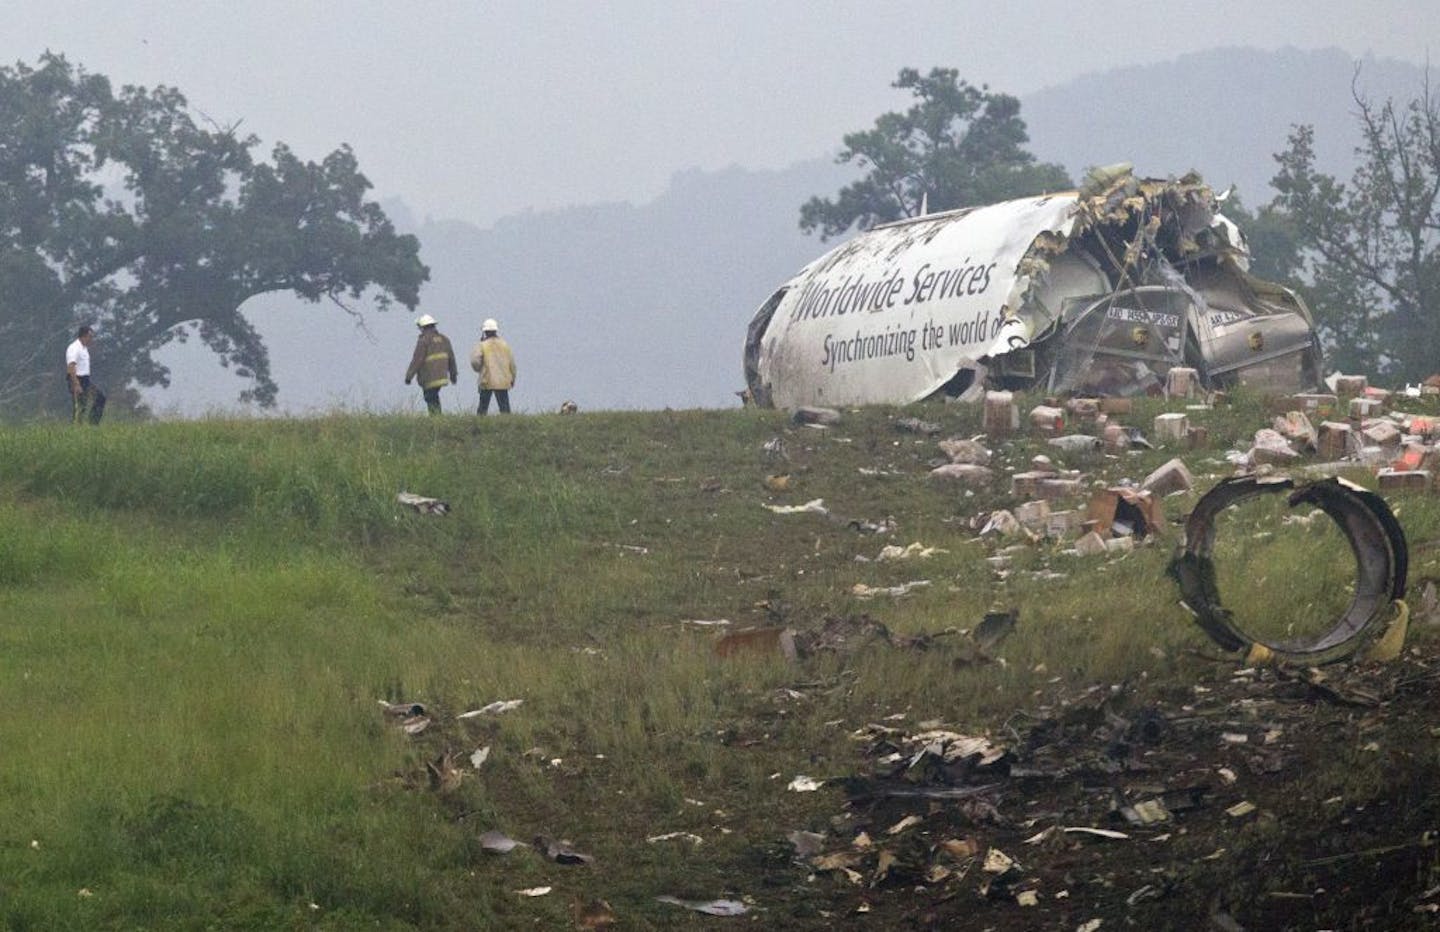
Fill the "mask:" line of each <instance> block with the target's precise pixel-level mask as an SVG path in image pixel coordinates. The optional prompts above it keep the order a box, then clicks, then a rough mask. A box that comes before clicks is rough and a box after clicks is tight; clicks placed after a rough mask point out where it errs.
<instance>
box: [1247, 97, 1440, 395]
mask: <svg viewBox="0 0 1440 932" xmlns="http://www.w3.org/2000/svg"><path fill="white" fill-rule="evenodd" d="M1354 97H1355V103H1356V104H1357V107H1358V109H1357V112H1356V119H1357V122H1358V123H1359V127H1360V130H1361V140H1362V142H1361V145H1360V146H1359V147H1357V149H1356V154H1357V155H1358V156H1359V165H1358V167H1357V168H1356V169H1355V172H1354V174H1353V175H1352V177H1351V179H1350V181H1349V183H1348V184H1346V183H1342V182H1339V181H1337V180H1336V179H1335V178H1333V177H1331V176H1330V175H1326V174H1323V173H1321V172H1319V171H1317V170H1316V168H1315V150H1314V136H1315V134H1314V129H1313V127H1310V126H1297V127H1296V128H1295V130H1294V132H1292V133H1291V134H1290V137H1289V148H1288V149H1287V150H1286V151H1284V152H1282V153H1280V154H1279V155H1277V156H1276V157H1275V158H1276V161H1277V162H1279V165H1280V170H1279V172H1278V173H1277V174H1276V176H1275V178H1274V179H1273V180H1272V181H1271V184H1272V185H1273V186H1274V188H1275V190H1276V191H1277V192H1278V193H1277V195H1276V197H1275V199H1274V201H1273V202H1272V204H1271V207H1272V208H1273V210H1274V212H1275V213H1276V215H1277V216H1279V217H1282V218H1283V219H1284V220H1285V221H1286V222H1287V223H1288V224H1290V228H1291V229H1292V230H1293V231H1294V232H1295V233H1296V234H1297V237H1298V242H1299V244H1300V247H1301V253H1300V258H1301V260H1302V262H1303V275H1304V279H1305V282H1306V286H1307V287H1306V288H1305V294H1306V297H1307V299H1308V300H1309V302H1310V304H1311V306H1312V309H1313V310H1314V311H1315V317H1316V323H1317V324H1318V325H1319V326H1320V329H1321V334H1322V336H1323V337H1324V338H1325V341H1326V343H1327V348H1328V354H1329V356H1330V359H1331V360H1332V362H1333V363H1334V364H1335V365H1337V366H1338V367H1340V368H1342V369H1345V370H1348V371H1352V372H1363V373H1367V374H1375V375H1382V376H1387V377H1390V378H1393V379H1410V380H1418V379H1420V378H1423V377H1425V376H1427V375H1430V374H1432V373H1434V372H1435V371H1436V370H1437V369H1440V102H1437V101H1436V100H1435V99H1434V98H1432V96H1431V92H1430V86H1429V81H1428V80H1427V81H1426V84H1425V87H1424V90H1423V92H1422V94H1421V96H1420V97H1418V98H1416V99H1413V100H1410V101H1409V102H1406V103H1403V104H1398V105H1397V104H1396V103H1395V102H1394V101H1393V100H1390V99H1387V100H1386V101H1385V102H1384V103H1383V104H1377V103H1375V102H1373V101H1371V100H1368V99H1366V98H1365V97H1363V96H1361V95H1360V94H1359V93H1358V92H1356V93H1355V94H1354Z"/></svg>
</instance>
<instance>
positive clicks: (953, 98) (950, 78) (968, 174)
mask: <svg viewBox="0 0 1440 932" xmlns="http://www.w3.org/2000/svg"><path fill="white" fill-rule="evenodd" d="M892 86H893V87H895V88H897V89H899V90H904V91H909V92H910V93H911V95H912V96H913V97H914V98H915V103H914V104H912V105H911V106H910V108H909V109H907V110H905V111H904V112H898V113H897V112H891V113H885V114H882V115H881V116H880V117H878V118H877V119H876V120H875V126H874V128H872V129H868V130H862V131H860V132H857V133H850V134H849V135H847V136H845V138H844V142H845V148H844V149H842V150H841V152H840V155H839V156H838V157H837V159H836V161H838V162H840V163H841V164H845V163H854V164H855V165H857V166H859V167H860V168H862V169H865V170H866V173H865V176H864V177H863V178H861V179H860V180H858V181H855V182H853V183H851V184H849V185H846V186H845V187H844V188H842V189H841V190H840V192H839V193H838V194H837V195H836V196H835V197H834V198H833V199H832V198H821V197H812V198H811V199H810V200H809V201H807V202H806V203H805V204H804V205H803V206H802V207H801V208H800V229H801V230H803V231H805V232H806V233H812V232H816V231H818V232H819V233H820V236H821V238H822V239H829V238H830V237H833V236H840V235H842V234H844V233H846V232H847V231H848V230H850V229H851V228H852V227H855V226H858V227H859V228H860V229H862V230H866V229H869V228H870V227H873V226H875V225H876V224H879V223H885V222H887V221H890V220H899V219H902V218H905V217H914V216H917V215H919V214H920V213H921V210H922V207H923V208H924V209H925V210H928V211H930V212H934V211H941V210H951V209H953V208H956V207H970V206H974V205H978V204H990V203H994V202H995V201H1003V200H1008V199H1010V198H1016V197H1025V196H1027V195H1031V194H1041V193H1043V192H1045V191H1057V190H1064V189H1067V188H1069V187H1070V186H1071V182H1070V177H1069V175H1068V174H1067V173H1066V172H1065V169H1064V168H1062V167H1061V166H1059V165H1054V164H1049V163H1042V162H1037V161H1036V160H1035V156H1033V155H1031V154H1030V153H1029V152H1028V151H1026V149H1025V145H1026V143H1028V142H1029V141H1030V137H1029V136H1028V135H1027V133H1026V131H1025V121H1024V120H1022V119H1020V101H1018V100H1016V99H1015V98H1014V97H1011V96H1010V95H1008V94H1000V93H995V92H992V91H990V90H989V89H988V88H985V87H978V88H977V87H975V86H974V85H971V84H969V83H967V82H965V81H962V80H960V75H959V72H958V71H956V70H955V69H953V68H932V69H931V70H930V73H929V74H928V75H922V74H921V73H920V72H919V71H917V70H916V69H914V68H903V69H901V71H900V76H899V77H898V78H897V79H896V80H895V83H894V84H893V85H892Z"/></svg>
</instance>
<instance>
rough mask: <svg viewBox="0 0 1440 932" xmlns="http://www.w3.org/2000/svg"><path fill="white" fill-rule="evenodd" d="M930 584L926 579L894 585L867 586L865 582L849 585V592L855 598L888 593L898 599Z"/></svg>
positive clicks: (872, 596) (870, 597) (871, 597)
mask: <svg viewBox="0 0 1440 932" xmlns="http://www.w3.org/2000/svg"><path fill="white" fill-rule="evenodd" d="M929 585H930V580H928V579H914V580H911V581H910V582H906V583H900V584H899V585H895V586H867V585H866V584H865V583H856V584H855V585H853V586H851V587H850V594H851V595H853V596H855V598H857V599H873V598H875V597H876V596H877V595H888V596H890V597H891V598H894V599H898V598H902V597H904V596H907V595H909V594H910V593H912V592H914V591H915V590H916V589H924V588H926V587H928V586H929Z"/></svg>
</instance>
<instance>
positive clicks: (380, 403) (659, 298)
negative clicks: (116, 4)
mask: <svg viewBox="0 0 1440 932" xmlns="http://www.w3.org/2000/svg"><path fill="white" fill-rule="evenodd" d="M916 64H919V65H928V64H931V63H927V62H919V63H916ZM1354 72H1355V64H1354V62H1353V60H1352V59H1350V58H1349V57H1348V56H1347V55H1345V54H1344V53H1343V52H1339V51H1336V50H1325V51H1315V52H1302V51H1297V50H1294V49H1287V50H1282V51H1278V52H1262V51H1256V50H1252V49H1217V50H1214V51H1210V52H1204V53H1198V54H1194V55H1187V56H1185V57H1183V58H1180V59H1178V60H1176V61H1174V62H1169V63H1165V64H1159V65H1148V66H1143V67H1127V68H1119V69H1115V70H1113V71H1109V72H1105V73H1103V74H1095V75H1089V76H1086V77H1082V78H1078V79H1076V80H1074V81H1070V82H1068V83H1066V84H1064V85H1060V86H1057V87H1051V88H1048V89H1045V90H1042V91H1039V92H1037V93H1035V94H1032V95H1030V96H1029V97H1027V98H1026V99H1025V101H1024V109H1023V115H1024V117H1025V119H1026V121H1027V122H1028V124H1029V127H1030V135H1031V140H1032V149H1033V151H1034V152H1035V153H1036V154H1037V155H1038V156H1040V157H1041V158H1042V159H1045V160H1047V161H1059V162H1061V163H1063V164H1065V165H1066V166H1067V167H1069V169H1070V170H1071V172H1072V174H1075V175H1078V174H1080V173H1081V172H1082V171H1083V170H1084V169H1085V168H1086V167H1087V166H1089V165H1095V164H1108V163H1111V162H1116V161H1122V160H1123V161H1131V162H1133V163H1134V164H1135V166H1136V169H1137V170H1138V171H1140V172H1141V173H1143V174H1151V175H1168V174H1179V173H1183V172H1185V171H1187V170H1189V169H1191V168H1195V169H1198V170H1199V171H1200V172H1201V173H1202V174H1203V175H1204V176H1205V177H1206V178H1207V179H1208V180H1210V181H1211V182H1212V183H1213V184H1215V185H1216V186H1217V187H1221V188H1223V187H1225V186H1227V185H1229V184H1232V183H1233V184H1236V185H1238V186H1239V188H1240V191H1241V193H1242V195H1243V197H1244V199H1245V202H1246V203H1247V204H1250V205H1252V206H1254V205H1256V204H1259V203H1262V202H1264V201H1267V200H1269V197H1270V193H1269V188H1268V186H1269V179H1270V177H1271V176H1272V175H1273V174H1274V161H1273V159H1272V156H1273V154H1274V153H1275V152H1278V151H1280V150H1281V149H1282V148H1284V146H1285V138H1286V135H1287V134H1288V132H1289V130H1290V126H1291V125H1292V124H1294V123H1297V122H1307V123H1312V124H1314V125H1315V127H1316V149H1317V152H1318V155H1319V159H1320V162H1321V164H1322V166H1324V167H1326V168H1328V169H1330V170H1331V171H1335V172H1339V173H1342V174H1348V171H1349V165H1350V160H1351V157H1352V150H1353V147H1354V145H1355V139H1356V135H1355V129H1354V125H1353V117H1352V114H1351V111H1352V110H1353V108H1354V104H1353V101H1352V100H1351V94H1350V84H1351V80H1352V78H1353V76H1354ZM1423 77H1424V75H1423V70H1422V69H1421V68H1419V67H1416V66H1414V65H1409V64H1404V63H1399V62H1394V61H1380V60H1366V61H1364V62H1363V63H1362V65H1361V72H1360V82H1361V84H1362V86H1363V87H1364V88H1365V89H1366V90H1367V91H1368V92H1369V93H1370V94H1372V95H1373V96H1376V97H1384V96H1387V95H1391V96H1395V97H1396V98H1406V99H1408V98H1409V97H1411V96H1413V95H1414V94H1415V93H1416V92H1417V91H1418V90H1419V88H1420V87H1421V84H1422V81H1423ZM850 171H851V170H850V169H849V168H842V167H840V166H836V165H834V164H833V162H832V161H831V160H830V159H829V158H827V157H817V158H816V159H815V160H813V161H810V162H805V163H801V164H798V165H795V166H792V167H790V168H788V169H785V170H783V171H750V170H747V169H743V168H738V167H735V168H729V169H725V170H723V171H718V172H702V171H698V170H690V171H682V172H679V173H678V174H676V175H675V176H674V178H673V180H672V182H671V184H670V186H669V188H668V189H667V190H666V192H665V193H664V194H663V195H661V196H660V197H659V198H657V199H655V200H654V201H651V202H650V203H647V204H643V205H638V206H636V205H631V204H594V205H586V206H577V207H572V208H569V209H566V210H558V211H548V212H544V213H524V214H519V215H516V216H513V217H508V218H506V219H504V220H502V221H500V222H499V223H496V224H495V225H494V226H493V227H491V228H489V229H481V228H479V227H477V226H474V225H472V224H469V223H465V222H461V221H433V220H428V219H427V220H425V221H423V222H416V221H415V220H414V219H413V218H409V217H408V212H407V211H406V210H405V208H404V206H403V205H401V204H398V203H394V204H389V205H387V209H388V210H390V212H391V214H392V216H394V217H395V218H396V221H397V223H399V224H400V225H401V226H404V227H406V228H407V229H410V230H412V231H413V232H415V233H417V234H418V235H419V236H420V240H421V243H422V246H423V248H422V255H423V257H424V259H425V261H426V262H427V263H428V264H429V265H430V267H431V270H432V276H433V278H432V281H431V283H430V284H429V285H428V286H427V287H426V288H425V289H424V291H423V293H422V296H423V302H424V303H423V310H424V311H426V312H428V313H431V314H433V315H434V316H435V317H437V318H439V319H440V321H441V329H442V330H443V331H445V332H446V333H448V334H449V335H450V336H451V338H452V339H453V340H454V341H455V343H456V346H457V348H459V349H461V351H462V352H464V351H465V350H466V349H468V347H469V345H470V343H471V342H472V341H473V340H474V339H476V338H477V337H478V331H479V325H480V322H481V321H482V320H484V319H485V318H486V317H495V318H497V319H499V321H500V322H501V327H502V330H503V332H504V334H505V336H506V337H507V338H508V339H509V340H510V341H511V343H512V345H513V346H514V348H515V352H516V355H517V358H518V362H519V367H520V379H519V383H518V385H517V390H516V392H515V402H516V404H517V406H518V407H519V408H520V409H522V410H532V411H533V410H550V409H553V408H555V407H557V406H558V405H559V404H560V402H561V401H564V400H566V399H573V400H574V401H576V402H577V403H578V404H579V405H580V407H581V409H582V410H594V409H596V408H663V407H724V406H728V405H732V404H735V399H734V397H733V395H732V394H731V393H732V392H733V391H735V390H737V389H739V388H741V387H742V379H741V374H740V349H741V343H742V340H743V337H744V330H745V325H746V323H747V322H748V320H749V317H750V314H751V312H752V311H753V310H754V309H755V308H756V307H757V306H758V305H759V304H760V303H761V302H762V301H763V300H764V299H765V298H766V297H767V296H768V295H769V293H770V290H771V289H773V288H774V287H775V286H776V285H777V284H779V283H780V282H781V281H784V280H785V279H786V278H788V277H789V276H790V275H791V274H793V273H794V272H795V271H797V270H798V269H799V268H800V267H801V266H802V265H804V264H805V263H806V262H808V261H809V260H810V259H812V258H814V257H815V256H817V255H819V254H820V253H821V252H823V251H824V250H825V249H826V248H827V247H826V245H825V244H822V243H821V242H819V241H818V240H817V239H814V238H812V237H805V236H802V235H801V234H800V232H799V229H798V227H797V217H798V211H799V205H800V204H801V203H802V202H803V201H804V200H805V199H806V198H808V197H809V196H811V195H812V194H817V193H826V192H833V191H834V190H836V189H837V188H838V187H839V186H840V185H841V184H843V183H844V182H845V180H846V179H847V178H848V177H849V172H850ZM247 310H249V311H251V313H252V317H253V320H254V322H255V324H256V326H257V327H258V328H259V330H260V332H261V333H263V334H265V336H266V338H267V340H268V341H269V345H270V351H271V357H272V363H273V367H274V374H275V377H276V381H277V382H278V383H279V385H280V403H281V405H282V409H283V410H286V411H295V412H299V411H306V410H313V409H315V408H330V407H335V406H344V407H350V408H357V407H358V408H370V409H380V410H392V409H395V408H401V407H405V408H411V409H417V410H418V408H419V392H418V391H416V390H415V389H413V388H406V387H405V386H404V385H402V384H401V376H402V374H403V372H404V368H405V364H406V362H407V361H408V359H409V353H410V349H411V346H412V345H413V341H414V334H415V331H414V328H413V327H412V326H411V324H410V317H411V315H409V314H405V313H403V312H396V313H392V314H389V315H384V316H381V315H372V316H371V318H370V319H369V321H368V324H367V326H368V328H369V331H370V337H368V338H367V337H366V335H365V334H363V333H361V332H359V331H357V330H355V329H353V327H352V326H351V325H350V324H349V323H348V322H347V321H346V320H345V319H344V318H343V317H341V316H340V315H338V314H337V313H336V312H335V311H334V310H333V309H331V308H324V307H322V308H316V307H311V306H307V305H304V304H302V303H301V302H298V301H296V300H295V299H292V298H288V297H274V298H269V299H265V300H260V301H256V302H255V303H254V307H253V309H250V308H247ZM165 359H166V360H167V361H168V362H169V363H170V364H171V365H172V366H174V368H175V378H174V388H173V389H172V390H171V391H168V392H154V393H151V395H150V396H149V397H150V398H151V399H152V403H153V404H154V406H155V407H156V409H157V410H158V411H160V412H161V413H179V414H196V413H201V412H203V411H205V410H206V409H207V408H210V407H230V406H232V405H233V400H234V398H235V396H236V394H237V392H238V391H239V390H240V388H241V387H242V386H240V385H239V384H238V383H237V382H236V380H235V379H233V378H230V377H229V376H228V375H227V374H226V373H224V372H223V371H222V370H220V369H218V368H217V367H216V366H215V365H214V363H213V362H212V361H211V360H210V358H209V357H207V356H204V355H203V354H200V353H198V352H196V351H195V350H194V349H187V348H182V347H176V348H173V349H171V350H170V351H168V352H167V354H166V356H165ZM102 364H103V363H102ZM102 371H103V370H102ZM474 388H475V383H474V378H473V376H472V375H471V374H470V373H469V372H468V371H466V372H464V373H463V374H462V379H461V389H460V390H458V391H457V390H455V389H450V390H447V392H446V394H445V403H446V406H447V409H449V410H459V409H461V408H465V407H470V406H473V399H474Z"/></svg>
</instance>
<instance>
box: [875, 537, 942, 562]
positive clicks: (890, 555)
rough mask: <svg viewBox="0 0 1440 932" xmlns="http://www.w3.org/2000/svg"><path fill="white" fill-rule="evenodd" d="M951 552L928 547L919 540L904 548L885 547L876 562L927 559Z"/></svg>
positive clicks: (892, 545)
mask: <svg viewBox="0 0 1440 932" xmlns="http://www.w3.org/2000/svg"><path fill="white" fill-rule="evenodd" d="M949 552H950V551H948V550H946V549H944V548H943V547H927V546H925V545H924V544H922V543H920V542H919V541H918V540H917V541H915V542H914V543H912V544H909V545H907V546H904V547H901V546H900V545H898V544H889V545H887V546H885V547H882V548H880V553H879V554H877V555H876V557H875V561H876V562H877V563H885V562H888V561H892V560H909V559H911V558H912V557H917V558H920V559H927V558H929V557H933V556H934V555H935V554H937V553H949Z"/></svg>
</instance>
